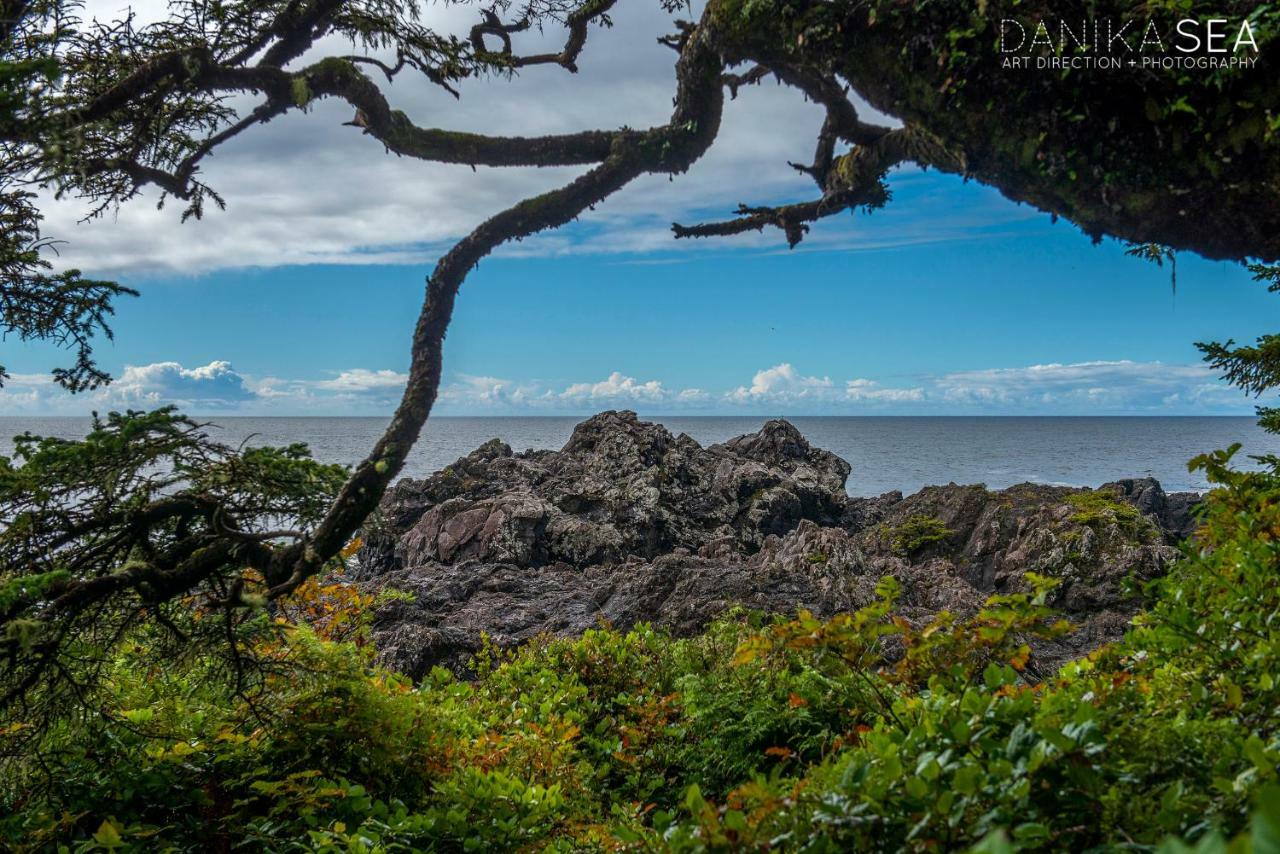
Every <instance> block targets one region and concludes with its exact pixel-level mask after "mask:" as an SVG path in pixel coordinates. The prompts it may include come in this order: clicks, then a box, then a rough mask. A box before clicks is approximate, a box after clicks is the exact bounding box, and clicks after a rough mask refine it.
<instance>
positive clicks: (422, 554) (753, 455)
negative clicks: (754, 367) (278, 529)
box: [359, 412, 1195, 676]
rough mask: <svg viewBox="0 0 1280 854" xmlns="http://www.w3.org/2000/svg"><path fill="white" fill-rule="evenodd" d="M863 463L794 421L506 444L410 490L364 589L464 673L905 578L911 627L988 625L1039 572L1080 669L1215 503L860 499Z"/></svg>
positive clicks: (405, 646) (1063, 648)
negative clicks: (998, 602)
mask: <svg viewBox="0 0 1280 854" xmlns="http://www.w3.org/2000/svg"><path fill="white" fill-rule="evenodd" d="M848 475H849V466H848V464H847V463H845V462H844V461H843V460H841V459H840V458H838V457H836V456H835V455H833V454H831V453H828V452H826V451H823V450H820V449H816V448H813V447H811V446H810V445H809V443H808V442H807V441H806V440H805V438H804V437H803V436H802V435H801V434H800V433H799V431H797V430H796V429H795V428H794V427H793V426H792V425H790V424H788V423H787V422H785V421H770V422H768V423H767V424H765V425H764V427H763V428H761V430H760V431H759V432H758V433H755V434H751V435H748V436H741V437H738V438H736V439H733V440H730V441H728V442H725V443H724V444H721V445H712V446H710V447H707V448H703V447H701V446H699V445H698V444H697V443H696V442H695V441H694V440H693V439H691V438H689V437H688V436H685V435H680V436H673V435H671V433H670V432H668V431H667V430H666V429H665V428H664V427H662V426H661V425H657V424H649V423H645V422H642V421H640V420H639V419H638V418H637V417H636V415H635V414H634V413H631V412H606V413H602V414H600V415H597V416H595V417H594V418H591V419H589V420H587V421H584V422H583V423H582V424H580V425H578V427H577V429H576V430H575V431H574V433H573V436H572V438H571V439H570V440H569V442H568V443H567V444H566V445H565V447H564V448H563V449H562V450H560V451H527V452H524V453H520V454H516V453H513V452H512V451H511V449H510V448H509V447H508V446H506V445H505V444H503V443H501V442H498V441H497V440H494V441H491V442H488V443H486V444H485V445H483V446H481V447H480V448H478V449H477V450H476V451H474V452H472V453H471V454H469V455H467V456H466V457H463V458H462V459H460V460H458V461H457V462H456V463H454V464H453V465H452V466H450V467H448V468H447V469H445V470H444V471H441V472H439V473H437V474H435V475H433V476H431V477H429V478H427V479H425V480H422V481H408V480H406V481H402V482H401V483H400V484H398V485H397V486H396V487H395V488H394V489H393V490H391V491H390V492H389V493H388V495H387V496H386V498H385V499H384V501H383V502H382V506H381V509H380V512H379V513H378V514H377V515H376V517H375V518H374V519H373V520H371V522H370V524H369V525H368V526H367V528H366V530H365V532H364V534H363V542H364V547H363V548H362V550H361V553H360V557H359V567H360V569H359V573H360V577H361V578H362V583H364V584H366V585H369V586H372V587H389V588H393V589H396V590H401V591H404V592H408V593H410V594H412V596H411V597H410V598H407V599H396V600H395V601H391V602H389V603H388V604H387V605H385V606H383V607H382V608H381V610H380V611H379V613H378V614H377V617H376V623H375V641H376V643H377V644H378V647H379V649H380V651H381V654H382V655H383V657H384V660H386V661H387V662H388V663H389V664H391V665H392V666H394V667H396V668H398V669H400V670H403V671H404V672H407V673H409V674H411V675H415V676H417V675H420V674H422V673H424V672H425V671H426V670H427V669H429V668H430V667H431V666H433V665H435V664H443V665H445V666H449V667H452V668H454V669H459V670H461V669H464V668H465V666H466V662H467V659H468V658H469V656H470V655H471V654H472V653H473V652H474V651H475V650H476V649H478V647H479V643H480V637H481V635H482V634H487V635H488V636H489V637H490V638H491V640H492V641H493V642H494V643H497V644H499V645H511V644H517V643H520V642H522V641H525V640H527V639H529V638H531V637H533V636H535V635H537V634H540V633H544V632H549V633H553V634H576V633H580V632H583V631H585V630H587V629H589V628H591V627H593V626H596V625H600V624H602V623H604V624H609V625H613V626H616V627H619V628H627V627H630V626H632V625H635V624H636V623H638V622H651V623H654V624H656V625H659V626H662V627H664V628H666V629H669V630H671V631H673V632H675V633H678V634H688V633H692V632H696V631H698V630H699V629H701V628H702V627H703V626H705V625H706V624H707V623H708V622H709V621H710V620H711V619H713V618H714V617H715V616H716V615H718V614H720V613H723V612H724V611H725V610H726V609H728V608H731V607H734V606H745V607H748V608H752V609H759V610H763V611H768V612H775V613H784V614H785V613H794V612H795V611H796V609H798V608H807V609H809V610H811V611H813V612H814V613H816V614H818V615H820V616H828V615H831V614H834V613H837V612H840V611H843V610H848V609H852V608H857V607H861V606H862V605H865V604H867V603H868V602H870V601H872V599H873V597H874V595H875V594H874V591H875V588H876V584H877V582H878V580H879V579H880V578H882V577H883V576H885V575H892V576H894V577H895V578H897V579H898V581H899V582H900V586H901V588H902V591H903V592H902V598H901V600H900V605H901V608H902V611H903V613H904V615H905V616H907V617H908V618H909V619H923V618H925V617H927V616H928V615H929V614H932V613H935V612H937V611H939V610H942V609H950V610H953V611H958V612H967V611H972V610H973V609H975V608H976V607H978V606H979V605H980V604H981V602H982V601H983V599H984V598H985V597H986V596H987V595H989V594H990V593H992V592H996V591H1009V590H1015V589H1020V588H1021V587H1023V586H1024V585H1025V580H1024V573H1026V572H1027V571H1035V572H1039V573H1042V574H1045V575H1051V576H1054V577H1057V578H1060V579H1062V581H1063V583H1062V585H1061V586H1060V587H1059V588H1058V590H1057V591H1056V595H1057V602H1056V604H1057V606H1058V607H1059V608H1061V609H1062V610H1063V611H1064V612H1066V614H1067V616H1068V617H1069V618H1071V619H1072V620H1073V622H1075V623H1076V624H1077V625H1078V626H1079V629H1078V630H1077V631H1076V632H1075V633H1074V634H1073V635H1072V636H1071V637H1069V638H1068V639H1066V641H1064V642H1060V643H1058V644H1056V645H1054V646H1053V647H1044V648H1041V649H1039V650H1037V654H1038V655H1039V656H1040V657H1041V658H1042V659H1048V660H1050V661H1052V660H1057V659H1061V658H1063V657H1065V656H1067V655H1071V654H1075V653H1077V652H1079V651H1082V650H1084V649H1088V648H1091V647H1093V646H1096V645H1098V644H1099V643H1101V642H1104V641H1106V640H1109V639H1112V638H1115V637H1118V636H1119V634H1120V633H1121V632H1122V631H1123V628H1124V626H1125V625H1126V623H1127V621H1128V618H1129V617H1130V616H1131V614H1132V613H1133V611H1134V610H1135V609H1136V607H1137V605H1138V602H1137V601H1136V600H1135V599H1134V598H1133V596H1132V594H1131V593H1130V592H1129V589H1130V588H1129V586H1128V585H1127V584H1126V580H1127V579H1128V578H1131V577H1133V578H1136V579H1139V580H1142V579H1147V578H1151V577H1155V576H1156V575H1159V574H1160V573H1161V572H1163V571H1164V569H1165V567H1166V566H1167V565H1168V563H1169V561H1170V560H1172V558H1173V557H1174V556H1175V555H1176V550H1175V549H1174V548H1173V547H1172V545H1171V543H1173V542H1176V541H1177V540H1179V539H1181V538H1183V537H1185V536H1186V535H1187V533H1189V532H1190V530H1191V528H1192V527H1193V521H1192V515H1191V510H1192V508H1193V506H1194V503H1195V496H1190V495H1176V494H1175V495H1167V494H1165V493H1164V491H1163V490H1161V489H1160V485H1159V484H1158V483H1156V482H1155V481H1154V480H1151V479H1144V480H1126V481H1117V482H1116V483H1113V484H1107V485H1105V486H1103V487H1100V488H1099V489H1098V490H1096V491H1088V490H1079V489H1070V488H1065V487H1053V486H1041V485H1034V484H1023V485H1021V486H1016V487H1013V488H1011V489H1007V490H1003V491H998V492H995V491H989V490H987V489H985V488H983V487H981V486H957V485H955V484H951V485H948V486H941V487H929V488H926V489H924V490H921V491H920V492H918V493H916V494H915V495H912V496H909V497H906V498H904V497H903V496H902V495H901V494H900V493H889V494H887V495H884V496H880V497H878V498H869V499H866V498H864V499H852V498H849V497H848V496H847V494H846V492H845V481H846V478H847V477H848Z"/></svg>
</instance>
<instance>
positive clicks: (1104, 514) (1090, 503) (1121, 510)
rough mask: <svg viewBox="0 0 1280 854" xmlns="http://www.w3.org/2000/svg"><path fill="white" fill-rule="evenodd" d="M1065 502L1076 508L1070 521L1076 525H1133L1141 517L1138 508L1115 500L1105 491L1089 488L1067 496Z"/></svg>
mask: <svg viewBox="0 0 1280 854" xmlns="http://www.w3.org/2000/svg"><path fill="white" fill-rule="evenodd" d="M1067 503H1068V504H1070V505H1071V506H1072V507H1074V508H1075V509H1076V512H1075V513H1073V514H1072V516H1071V521H1072V522H1075V523H1076V524H1077V525H1091V526H1092V525H1098V524H1108V523H1109V524H1119V525H1130V526H1131V525H1134V524H1136V523H1137V522H1138V520H1139V519H1141V518H1142V515H1141V514H1140V513H1139V512H1138V508H1136V507H1134V506H1133V505H1132V504H1126V503H1125V502H1123V501H1119V500H1117V499H1116V498H1115V497H1114V496H1111V495H1108V494H1107V493H1105V492H1100V491H1096V490H1089V491H1086V492H1076V493H1073V494H1071V495H1068V496H1067Z"/></svg>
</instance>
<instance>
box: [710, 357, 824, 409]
mask: <svg viewBox="0 0 1280 854" xmlns="http://www.w3.org/2000/svg"><path fill="white" fill-rule="evenodd" d="M834 388H835V384H834V383H833V382H831V378H830V377H806V376H802V375H801V374H799V373H798V372H797V371H796V369H795V368H793V367H792V366H791V364H790V363H789V362H783V363H782V364H780V365H774V366H773V367H772V368H765V369H764V370H762V371H757V372H756V375H755V376H754V377H752V378H751V385H750V386H738V387H737V388H736V389H734V390H733V391H730V392H729V393H728V394H726V395H725V399H726V400H728V401H730V402H732V403H755V402H770V403H780V402H793V401H799V400H823V399H829V398H830V394H831V392H832V390H833V389H834Z"/></svg>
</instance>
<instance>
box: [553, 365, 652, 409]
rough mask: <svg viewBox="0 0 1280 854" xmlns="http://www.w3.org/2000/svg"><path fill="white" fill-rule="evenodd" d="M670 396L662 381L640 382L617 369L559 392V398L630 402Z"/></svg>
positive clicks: (649, 401) (650, 400)
mask: <svg viewBox="0 0 1280 854" xmlns="http://www.w3.org/2000/svg"><path fill="white" fill-rule="evenodd" d="M670 397H671V395H670V394H668V392H667V390H666V389H665V388H663V387H662V383H660V382H658V381H657V380H649V381H648V382H641V381H639V380H637V379H635V378H634V377H624V376H623V375H622V374H621V373H619V372H618V371H614V372H613V373H611V374H609V377H608V379H605V380H602V381H601V382H598V383H574V384H573V385H571V386H569V387H568V388H566V389H565V390H564V391H562V392H560V399H561V400H572V401H588V402H592V403H594V402H596V401H607V400H626V401H631V402H644V403H655V402H659V401H665V400H668V399H669V398H670Z"/></svg>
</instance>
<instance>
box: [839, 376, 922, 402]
mask: <svg viewBox="0 0 1280 854" xmlns="http://www.w3.org/2000/svg"><path fill="white" fill-rule="evenodd" d="M844 396H845V397H846V398H847V399H849V400H854V401H878V402H884V403H907V402H911V403H918V402H919V401H922V400H924V397H925V394H924V389H923V388H881V387H880V384H879V383H878V382H876V381H875V380H866V379H857V380H849V381H848V382H847V383H845V384H844Z"/></svg>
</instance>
